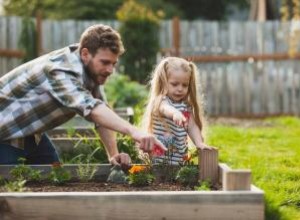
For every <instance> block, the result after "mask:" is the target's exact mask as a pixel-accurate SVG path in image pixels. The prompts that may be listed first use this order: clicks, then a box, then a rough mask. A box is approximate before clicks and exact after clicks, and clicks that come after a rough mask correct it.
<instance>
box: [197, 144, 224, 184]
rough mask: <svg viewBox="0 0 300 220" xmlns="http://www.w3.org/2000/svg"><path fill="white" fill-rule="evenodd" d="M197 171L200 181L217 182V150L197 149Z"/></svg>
mask: <svg viewBox="0 0 300 220" xmlns="http://www.w3.org/2000/svg"><path fill="white" fill-rule="evenodd" d="M198 164H199V171H200V176H199V179H200V181H206V180H209V181H211V183H212V184H215V183H217V182H218V178H219V174H218V165H219V159H218V150H217V149H212V150H207V149H205V150H199V162H198Z"/></svg>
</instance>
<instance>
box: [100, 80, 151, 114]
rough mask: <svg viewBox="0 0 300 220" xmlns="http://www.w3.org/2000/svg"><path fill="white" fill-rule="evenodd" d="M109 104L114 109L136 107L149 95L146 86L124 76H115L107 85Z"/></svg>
mask: <svg viewBox="0 0 300 220" xmlns="http://www.w3.org/2000/svg"><path fill="white" fill-rule="evenodd" d="M105 93H106V95H107V99H108V103H109V105H110V106H111V107H113V108H119V107H128V106H133V107H134V106H136V105H138V104H139V103H141V102H143V101H145V100H146V97H147V95H148V92H147V89H146V87H145V86H144V85H141V84H139V83H138V82H135V81H131V80H130V78H129V77H128V76H126V75H122V74H114V75H113V76H111V78H110V79H109V80H108V81H107V83H106V84H105Z"/></svg>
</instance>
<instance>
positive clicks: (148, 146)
mask: <svg viewBox="0 0 300 220" xmlns="http://www.w3.org/2000/svg"><path fill="white" fill-rule="evenodd" d="M132 138H133V139H134V140H135V141H136V142H138V143H139V148H140V149H141V150H143V151H144V152H147V153H150V152H152V151H153V149H154V146H157V147H159V148H160V149H162V150H163V151H166V150H167V148H166V147H165V146H164V145H163V144H162V143H161V142H160V141H159V140H158V139H156V138H155V136H154V135H152V134H147V133H144V132H141V131H135V132H134V133H133V134H132Z"/></svg>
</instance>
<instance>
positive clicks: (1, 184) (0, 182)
mask: <svg viewBox="0 0 300 220" xmlns="http://www.w3.org/2000/svg"><path fill="white" fill-rule="evenodd" d="M4 184H5V179H4V178H3V177H2V176H0V186H3V185H4Z"/></svg>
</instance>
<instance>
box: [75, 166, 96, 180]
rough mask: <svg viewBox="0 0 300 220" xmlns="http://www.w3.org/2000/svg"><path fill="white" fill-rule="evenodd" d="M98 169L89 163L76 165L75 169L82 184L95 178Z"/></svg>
mask: <svg viewBox="0 0 300 220" xmlns="http://www.w3.org/2000/svg"><path fill="white" fill-rule="evenodd" d="M97 170H98V168H97V167H96V166H94V165H92V164H90V163H86V164H82V163H80V164H78V168H77V169H76V173H77V176H78V178H79V180H81V181H82V182H88V181H90V180H91V179H93V177H94V176H95V174H96V172H97Z"/></svg>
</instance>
